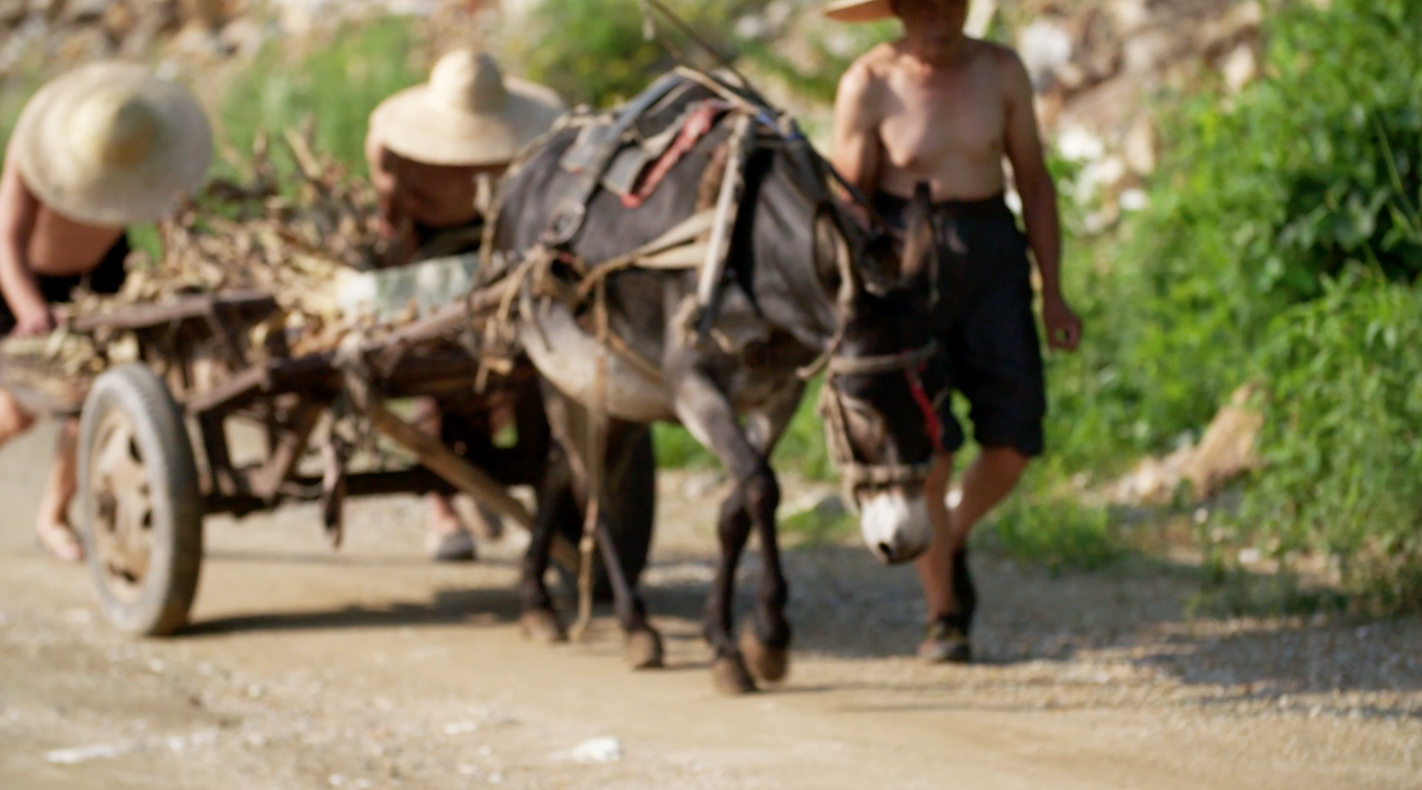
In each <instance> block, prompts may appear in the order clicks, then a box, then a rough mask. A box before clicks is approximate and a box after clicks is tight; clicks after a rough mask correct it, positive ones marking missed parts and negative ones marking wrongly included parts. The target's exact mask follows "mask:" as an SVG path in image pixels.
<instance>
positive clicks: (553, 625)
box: [518, 609, 568, 645]
mask: <svg viewBox="0 0 1422 790" xmlns="http://www.w3.org/2000/svg"><path fill="white" fill-rule="evenodd" d="M518 625H519V628H521V629H522V630H523V635H524V638H526V639H531V640H533V641H534V642H538V643H539V644H544V645H556V644H558V643H559V642H566V641H568V631H567V629H565V628H563V623H562V622H561V621H560V620H559V619H558V615H556V614H554V613H553V610H552V609H529V610H528V611H526V612H524V613H523V615H522V616H520V617H519V618H518Z"/></svg>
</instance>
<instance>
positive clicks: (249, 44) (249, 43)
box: [219, 17, 271, 57]
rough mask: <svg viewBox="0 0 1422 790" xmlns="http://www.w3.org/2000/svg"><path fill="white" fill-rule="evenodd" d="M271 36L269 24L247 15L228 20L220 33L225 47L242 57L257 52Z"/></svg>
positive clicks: (220, 38)
mask: <svg viewBox="0 0 1422 790" xmlns="http://www.w3.org/2000/svg"><path fill="white" fill-rule="evenodd" d="M270 37H271V33H270V29H269V28H268V26H267V25H263V24H261V23H260V22H257V21H256V20H254V19H250V18H247V17H243V18H241V19H234V20H232V21H231V22H228V23H227V24H226V25H225V26H223V28H222V32H221V33H220V34H219V40H220V41H221V42H222V46H223V48H224V49H226V50H227V51H228V52H230V53H232V54H234V55H237V56H240V57H251V56H253V55H255V54H257V52H259V51H260V50H261V48H262V45H263V44H265V43H266V42H267V39H268V38H270Z"/></svg>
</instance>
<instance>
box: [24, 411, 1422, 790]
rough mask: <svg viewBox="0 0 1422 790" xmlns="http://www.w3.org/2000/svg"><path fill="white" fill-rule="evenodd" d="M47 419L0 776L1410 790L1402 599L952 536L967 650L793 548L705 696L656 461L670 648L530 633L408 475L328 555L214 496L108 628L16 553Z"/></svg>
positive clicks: (690, 522) (217, 782)
mask: <svg viewBox="0 0 1422 790" xmlns="http://www.w3.org/2000/svg"><path fill="white" fill-rule="evenodd" d="M51 436H52V434H51V433H49V432H41V433H39V434H37V435H35V436H32V437H29V438H28V439H26V440H24V441H22V442H19V443H16V444H15V445H13V446H11V447H9V448H7V449H6V451H5V453H4V454H3V455H0V503H3V509H0V513H2V514H3V519H0V788H5V790H12V789H13V790H39V789H47V788H65V789H66V790H69V789H78V790H83V789H85V788H123V787H143V788H146V789H147V790H166V789H167V788H184V789H186V788H210V789H211V790H224V789H225V788H282V789H285V788H331V787H343V788H383V787H411V788H467V787H482V786H502V787H511V788H582V787H615V788H672V787H676V788H681V787H693V788H694V787H706V788H760V787H766V788H772V787H773V788H777V790H780V789H784V788H869V787H894V788H941V787H957V788H1043V787H1050V788H1066V789H1071V788H1143V789H1146V790H1156V789H1160V790H1164V789H1166V788H1182V789H1184V788H1189V790H1197V789H1198V788H1200V787H1208V788H1236V787H1238V788H1276V787H1277V788H1289V790H1309V789H1311V788H1350V789H1353V788H1422V622H1419V621H1418V620H1417V619H1415V618H1414V619H1408V620H1395V621H1388V622H1383V623H1372V624H1366V623H1361V622H1345V621H1317V622H1315V621H1299V620H1268V621H1247V620H1235V621H1215V620H1195V621H1188V620H1185V619H1182V616H1181V612H1182V603H1183V601H1184V600H1185V598H1186V597H1187V596H1188V595H1189V593H1190V592H1191V591H1192V589H1194V587H1193V584H1194V583H1193V582H1192V581H1191V580H1190V579H1188V578H1186V577H1185V576H1183V575H1181V574H1177V573H1172V572H1170V571H1168V570H1161V569H1159V568H1147V567H1141V568H1132V569H1126V570H1121V571H1114V572H1111V573H1108V574H1098V575H1085V576H1072V575H1067V576H1064V577H1062V578H1057V579H1052V578H1048V577H1046V576H1045V575H1044V574H1041V573H1039V572H1036V571H1034V570H1032V569H1024V568H1019V567H1017V566H1016V565H1014V564H1013V563H1010V562H1008V561H1005V560H1000V559H995V558H991V557H986V556H983V557H977V558H975V560H974V561H975V565H976V567H977V569H978V570H979V575H980V577H981V579H982V587H983V600H984V602H985V606H984V609H983V611H982V615H981V631H980V641H979V651H978V652H979V654H980V655H981V656H982V657H983V659H984V663H982V664H980V665H977V666H972V667H925V666H922V665H920V664H918V663H917V662H915V661H913V660H911V659H908V658H905V657H904V656H905V655H906V654H907V653H909V652H910V651H911V650H912V648H913V646H914V644H915V641H916V639H917V638H918V633H919V627H918V623H919V621H920V619H921V614H922V612H921V604H920V603H919V602H918V600H917V597H916V584H915V583H914V580H913V578H912V576H911V574H910V572H909V571H907V570H906V569H884V568H880V567H878V566H877V565H875V564H874V562H873V560H872V559H871V558H870V557H869V555H868V553H867V552H865V551H864V550H862V549H861V548H859V547H857V546H845V547H822V548H799V549H793V550H791V551H789V552H788V553H787V554H788V556H787V560H786V564H787V572H788V573H789V576H790V579H791V583H792V585H793V588H792V602H791V610H790V611H791V617H792V622H793V623H794V625H795V628H796V652H795V664H794V665H793V667H792V670H791V678H790V681H789V682H788V683H787V684H786V685H784V686H783V687H781V688H777V689H773V690H770V691H768V692H766V693H762V694H757V695H753V696H748V697H745V698H741V699H725V698H721V697H718V696H717V695H716V694H715V693H714V692H713V691H712V688H711V682H710V678H709V675H708V673H707V671H706V667H707V664H708V659H709V654H708V651H707V649H706V647H705V646H704V645H703V644H702V642H701V640H700V638H699V635H698V634H699V630H700V629H699V626H698V625H697V623H696V615H697V612H698V610H699V607H700V604H701V600H702V596H703V595H704V593H705V591H706V588H707V585H708V583H709V578H710V555H711V549H712V547H713V545H714V544H713V538H712V532H711V523H710V518H711V514H713V513H714V512H715V509H714V507H713V504H714V502H715V497H716V495H717V492H716V491H715V490H714V488H713V487H712V486H709V485H706V484H705V477H704V476H698V475H687V474H676V475H666V476H664V479H663V482H662V486H661V490H662V499H661V503H660V512H661V514H662V520H661V525H660V527H659V529H660V531H659V533H658V537H657V544H656V546H655V548H654V562H655V564H654V566H653V568H652V569H651V571H650V573H649V576H648V581H649V583H650V587H649V594H648V602H649V604H650V606H651V607H652V609H653V612H654V613H655V615H656V616H657V623H658V625H660V626H661V627H662V628H663V630H664V632H665V634H666V635H667V637H668V639H667V642H668V649H669V663H670V668H668V669H666V670H661V671H657V672H650V673H639V674H634V673H631V672H629V671H627V670H626V669H624V667H623V666H622V664H621V643H620V639H619V637H618V634H617V632H616V630H615V628H614V625H613V623H612V622H611V620H610V619H608V618H607V617H606V615H605V614H604V616H603V617H602V618H601V619H599V621H598V624H597V628H596V629H595V632H594V634H593V638H592V640H591V641H590V642H589V643H587V644H582V645H570V646H563V647H559V648H543V647H539V646H536V645H532V644H529V643H526V642H525V641H523V639H522V638H521V637H520V636H519V634H518V629H517V626H516V625H515V623H514V618H515V616H516V614H517V611H518V600H517V596H516V594H515V592H514V589H513V583H514V581H515V579H516V576H517V570H516V566H515V564H514V563H515V560H516V557H517V556H518V552H519V548H520V547H521V542H520V541H519V540H518V537H521V536H512V537H510V538H509V539H507V540H506V541H505V542H504V544H502V545H498V546H491V547H486V550H485V559H484V560H483V561H482V562H481V563H479V564H478V565H475V566H468V567H439V566H434V565H431V564H429V563H427V562H426V561H425V560H424V559H423V557H422V555H421V552H420V548H421V537H422V535H421V530H420V517H421V516H422V514H423V511H422V510H421V508H420V503H419V502H418V501H416V500H413V499H409V498H392V499H387V500H378V501H372V502H368V503H362V504H357V505H356V506H355V507H354V508H353V512H352V513H351V518H350V519H349V521H350V524H349V527H348V533H347V536H348V540H347V545H346V546H345V548H343V549H342V550H341V551H340V552H338V553H333V552H331V551H330V550H328V549H327V548H326V546H325V544H324V542H323V540H322V537H321V534H320V528H319V526H318V524H317V517H316V514H315V512H314V511H313V510H311V509H309V508H301V507H297V508H290V509H287V510H283V511H281V512H280V513H278V514H275V515H271V516H262V517H254V518H251V519H248V520H245V521H243V522H240V523H234V522H232V521H231V520H230V519H225V518H223V519H212V520H211V521H210V522H209V529H208V536H209V540H208V560H207V563H206V565H205V566H204V572H203V574H204V575H203V580H202V586H201V588H200V590H199V595H198V601H197V606H196V609H195V611H194V617H193V622H194V625H193V628H192V629H191V630H190V631H189V632H187V633H185V634H184V635H181V636H179V637H177V638H173V639H167V640H151V641H133V640H129V639H126V638H123V637H121V636H118V635H117V634H115V633H114V632H113V631H112V630H111V629H109V628H108V627H107V626H106V624H105V623H104V622H103V621H102V620H101V619H100V615H99V613H98V608H97V606H96V604H95V602H94V599H93V595H92V593H91V591H90V588H89V580H88V576H87V572H86V571H85V569H83V568H79V567H65V566H60V565H58V564H57V563H55V562H53V561H51V560H49V559H47V558H46V557H44V556H42V555H41V554H40V553H39V552H38V551H37V550H35V549H34V548H33V543H32V540H31V538H30V532H29V524H30V519H31V516H32V513H33V510H34V506H35V499H36V494H37V492H38V491H39V488H40V484H41V482H42V476H43V473H44V462H46V461H47V460H48V458H47V456H48V448H49V446H50V445H49V441H50V439H51ZM747 571H748V572H751V573H753V572H754V571H755V565H754V563H751V564H750V567H748V568H747ZM751 589H753V588H752V586H751V585H743V586H742V590H743V591H749V590H751ZM745 603H748V599H745V600H743V604H745ZM594 738H610V739H615V744H614V742H613V741H609V740H604V741H600V742H595V743H593V744H592V746H594V747H601V748H602V749H603V751H602V753H601V754H592V753H588V754H583V753H579V752H577V751H576V749H577V747H578V746H579V745H583V744H587V742H588V741H589V740H590V739H594ZM614 745H615V747H616V748H615V749H613V748H612V747H613V746H614ZM590 751H591V752H596V751H598V750H597V748H593V749H591V750H590ZM579 758H582V759H579ZM599 759H605V760H606V761H599Z"/></svg>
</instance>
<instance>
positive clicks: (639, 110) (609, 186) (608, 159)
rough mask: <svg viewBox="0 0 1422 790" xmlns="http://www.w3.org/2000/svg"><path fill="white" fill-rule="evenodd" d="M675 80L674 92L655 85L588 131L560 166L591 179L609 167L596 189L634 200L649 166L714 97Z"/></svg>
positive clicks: (585, 130)
mask: <svg viewBox="0 0 1422 790" xmlns="http://www.w3.org/2000/svg"><path fill="white" fill-rule="evenodd" d="M664 79H665V78H664ZM676 79H677V80H678V82H677V84H675V85H673V86H671V87H670V88H667V87H665V86H660V85H657V84H653V85H652V87H650V88H648V89H647V90H646V91H643V93H642V94H641V95H639V96H638V97H637V98H635V99H633V101H632V102H631V103H629V104H628V105H627V107H626V108H625V109H624V110H623V111H622V112H621V113H618V114H617V115H616V116H609V117H606V118H605V119H603V120H602V121H600V122H598V123H594V124H591V125H589V126H586V127H584V128H583V130H582V131H581V132H580V133H579V134H578V138H577V139H576V140H575V141H574V142H573V145H572V146H570V147H569V148H568V150H567V151H566V152H565V153H564V154H563V156H562V158H561V159H559V161H558V165H559V166H560V167H561V168H563V169H564V170H566V171H567V172H569V173H573V174H576V175H582V176H584V178H588V177H590V176H593V175H594V174H593V173H591V172H589V171H590V170H591V169H593V168H596V167H597V166H598V164H599V163H600V162H605V163H606V165H605V166H604V167H603V168H602V172H600V173H596V174H595V175H596V178H597V182H596V183H597V185H598V186H600V187H602V188H603V189H606V190H608V191H609V192H612V193H613V194H615V195H617V196H618V197H621V198H626V197H628V196H629V195H631V194H632V193H633V192H634V190H635V189H636V187H637V183H638V180H639V179H640V178H641V176H642V174H643V173H644V172H645V171H646V169H647V166H648V165H650V164H651V163H653V162H655V161H657V160H658V159H660V158H661V157H662V155H664V154H665V153H666V152H667V149H668V148H670V147H671V145H672V143H674V142H675V141H676V138H677V135H678V134H679V133H680V132H681V129H682V127H683V126H684V125H685V124H686V123H687V121H689V120H690V119H691V118H692V116H693V115H694V114H695V109H696V105H697V103H698V102H699V101H700V100H703V99H712V98H715V94H714V93H712V92H711V91H710V90H708V89H707V88H705V87H704V86H701V85H699V84H697V83H695V82H692V81H690V80H685V79H680V78H676ZM688 94H691V97H690V101H689V102H688V101H687V98H688ZM648 99H650V101H647V100H648ZM587 197H588V198H589V199H590V198H591V197H592V195H591V194H589V195H588V196H587Z"/></svg>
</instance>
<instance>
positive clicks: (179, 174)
mask: <svg viewBox="0 0 1422 790" xmlns="http://www.w3.org/2000/svg"><path fill="white" fill-rule="evenodd" d="M211 159H212V132H211V129H210V128H209V126H208V122H207V116H206V115H205V114H204V113H203V110H202V108H201V107H199V106H198V104H197V102H196V101H194V100H193V98H192V96H191V95H189V94H188V92H187V91H186V90H184V89H183V88H182V87H180V86H178V85H177V84H175V83H172V82H169V81H166V80H161V79H158V78H157V77H156V76H154V75H153V74H152V73H151V72H150V71H149V70H148V69H146V68H144V67H142V66H138V65H133V64H127V63H118V62H112V61H105V62H99V63H92V64H89V65H87V66H83V67H80V68H78V69H75V70H74V71H71V72H69V73H68V74H65V75H64V76H61V77H59V78H57V79H55V80H53V81H52V82H50V83H48V84H47V85H45V86H44V87H43V88H41V89H40V90H39V92H38V93H36V94H35V95H34V96H33V97H32V98H31V99H30V101H29V102H28V103H27V104H26V105H25V108H24V110H23V111H22V112H21V114H20V119H19V122H18V123H17V125H16V127H15V132H14V134H13V135H12V136H11V138H10V141H9V144H8V146H7V148H6V155H5V166H4V171H3V173H0V296H3V299H0V336H4V335H7V334H15V335H39V334H46V333H48V332H50V331H51V330H52V329H54V327H55V318H54V312H53V310H52V305H53V304H54V303H56V302H64V301H67V300H68V299H69V297H70V294H71V292H72V291H73V290H74V289H75V288H78V287H80V286H81V285H82V286H86V287H87V288H88V289H89V290H91V291H93V292H96V293H108V294H112V293H117V292H118V290H119V288H120V287H121V286H122V285H123V282H124V277H125V270H124V261H125V259H126V258H127V257H128V253H129V245H128V238H127V233H126V227H127V226H128V225H132V224H137V223H143V222H152V221H155V220H158V219H161V218H162V217H164V216H166V215H167V214H169V213H170V212H171V211H172V210H173V209H174V208H175V207H176V205H177V203H178V201H179V200H180V199H181V198H182V196H183V195H185V194H187V193H190V192H191V191H192V190H194V189H196V188H197V186H198V185H199V184H200V183H201V181H202V178H203V175H204V174H205V173H206V172H207V167H208V164H209V163H210V162H211ZM33 422H34V416H33V415H31V414H28V413H26V412H25V411H24V410H23V409H22V408H21V407H20V405H19V404H18V403H17V402H16V400H15V398H14V397H13V396H12V395H11V394H10V393H9V392H6V391H5V390H3V389H0V446H3V445H4V444H5V443H6V442H8V441H9V440H11V439H13V438H15V437H16V436H17V435H19V434H21V433H23V432H24V431H26V430H28V429H29V427H30V426H31V425H32V424H33ZM76 434H77V424H76V423H75V421H72V420H71V421H67V422H66V424H65V425H64V427H63V429H62V430H61V433H60V441H59V447H58V449H57V452H56V457H55V462H54V466H53V469H52V470H51V473H50V478H49V482H48V485H47V487H46V490H45V494H44V497H43V500H42V502H41V507H40V513H39V518H38V520H37V523H36V534H37V536H38V538H39V540H40V542H41V544H42V545H43V546H44V547H45V548H47V549H49V550H50V551H51V552H53V553H54V554H55V555H57V556H58V557H60V558H61V559H65V560H70V561H76V560H79V559H81V558H82V555H83V548H82V546H81V544H80V542H79V540H78V538H77V536H76V535H75V534H74V531H73V529H72V528H71V527H70V525H69V521H68V515H67V514H68V508H69V502H70V500H71V499H72V498H73V496H74V492H75V489H76V483H75V471H76V465H75V457H74V455H75V446H74V445H75V437H76Z"/></svg>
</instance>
